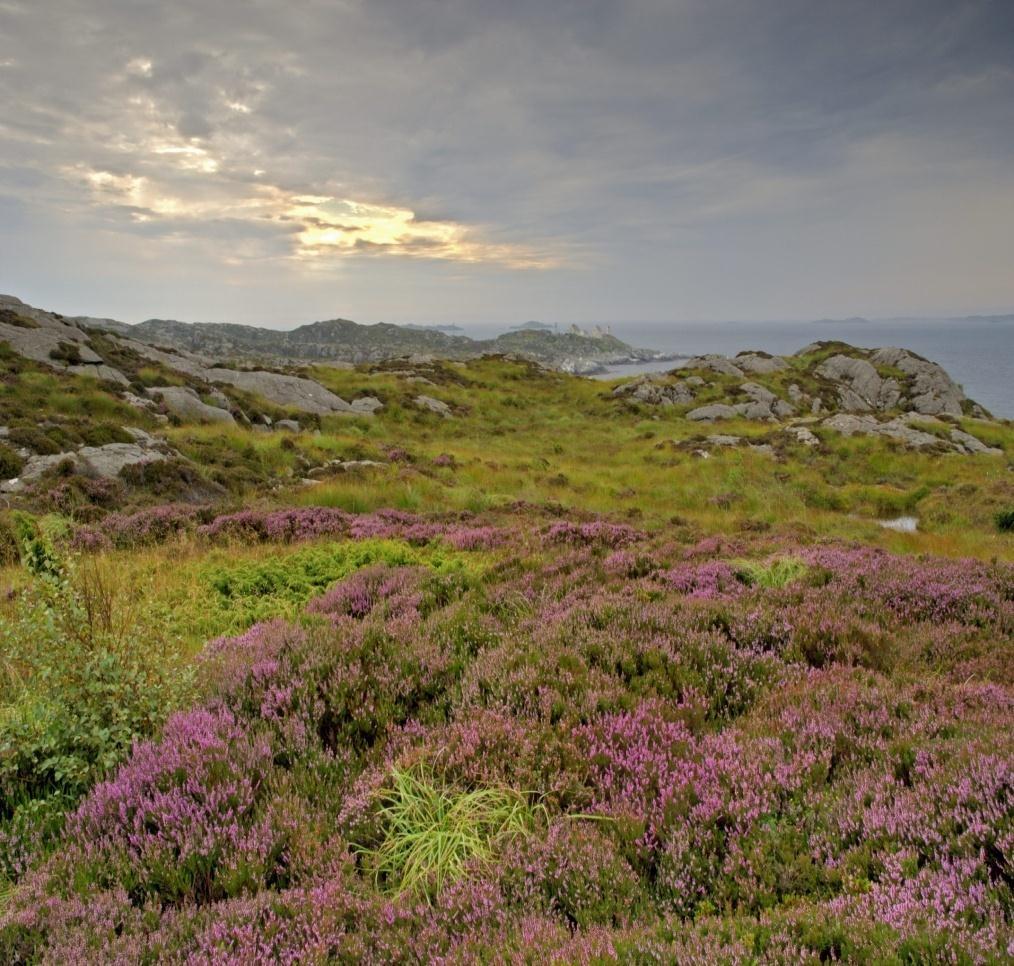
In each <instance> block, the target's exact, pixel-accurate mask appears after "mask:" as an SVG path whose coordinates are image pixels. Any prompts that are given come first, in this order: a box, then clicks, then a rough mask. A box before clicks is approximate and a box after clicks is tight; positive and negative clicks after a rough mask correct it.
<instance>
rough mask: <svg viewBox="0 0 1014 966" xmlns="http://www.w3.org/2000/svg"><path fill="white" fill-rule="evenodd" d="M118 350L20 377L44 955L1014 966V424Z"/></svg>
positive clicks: (835, 353)
mask: <svg viewBox="0 0 1014 966" xmlns="http://www.w3.org/2000/svg"><path fill="white" fill-rule="evenodd" d="M18 318H22V316H20V315H19V316H18ZM23 318H25V319H27V320H28V321H27V322H23V323H21V324H20V325H19V328H20V329H21V330H22V331H23V332H28V333H29V336H26V337H25V339H26V341H25V342H24V344H25V345H29V346H31V345H35V344H37V343H38V344H43V341H44V340H43V336H41V335H39V334H38V332H37V330H35V329H32V328H31V325H30V324H29V323H32V324H40V325H41V324H43V323H38V322H37V320H35V319H34V318H32V317H30V316H24V317H23ZM43 321H44V322H45V320H43ZM4 324H6V325H8V327H13V325H14V323H11V322H9V321H8V322H7V323H4ZM67 328H68V330H69V329H71V328H72V327H71V326H69V325H68V326H67ZM53 331H56V329H55V328H54V329H53ZM73 331H74V332H82V333H83V334H82V337H81V341H80V342H77V341H75V344H78V345H80V346H81V350H78V352H77V354H76V355H75V354H74V352H72V351H71V350H62V355H60V357H59V358H57V357H50V358H49V359H48V361H47V357H46V353H48V352H50V351H51V350H50V349H49V348H45V346H46V345H48V343H45V344H44V345H43V348H44V349H45V352H42V351H39V352H35V357H32V356H26V355H25V353H24V352H22V351H16V350H15V349H13V348H8V349H7V350H5V351H4V352H3V353H2V354H0V365H2V367H3V378H2V383H0V407H2V414H3V418H2V419H0V422H2V423H3V424H4V426H5V436H4V439H3V440H0V477H4V478H5V479H7V480H10V481H15V482H14V483H12V485H10V486H7V490H8V495H7V497H6V499H7V500H8V504H9V505H8V508H7V509H6V510H5V511H3V513H2V515H0V554H2V560H3V570H2V581H3V591H4V593H3V599H2V601H0V960H2V961H4V962H54V963H56V962H61V963H62V962H103V963H106V962H122V963H136V962H163V961H164V962H193V963H203V962H207V963H211V962H214V963H219V962H235V963H248V962H349V963H353V962H355V963H358V962H378V963H381V962H383V963H387V962H406V963H408V962H411V963H415V962H476V961H479V962H500V961H516V962H561V963H563V962H566V963H569V962H615V961H621V962H638V963H639V962H691V963H698V962H699V963H713V962H805V961H813V962H818V961H829V960H832V961H833V960H844V961H851V962H871V961H875V962H897V963H912V962H968V963H973V962H976V963H977V962H998V963H999V962H1004V961H1009V957H1010V956H1011V955H1012V954H1014V931H1012V924H1011V919H1012V899H1014V894H1012V889H1014V866H1012V861H1014V859H1012V856H1014V739H1012V735H1014V731H1012V724H1014V690H1012V689H1014V676H1012V669H1014V646H1012V645H1014V565H1012V559H1014V534H1012V532H1011V531H1012V524H1011V517H1012V513H1014V483H1012V479H1011V472H1010V468H1011V454H1012V453H1014V431H1012V429H1011V426H1010V424H1009V423H1008V422H1006V421H1004V420H994V419H990V418H988V415H987V414H984V413H982V412H981V411H976V410H974V408H973V407H974V404H972V403H971V402H970V401H965V400H964V399H963V394H962V396H961V398H958V397H957V396H956V395H954V394H953V393H952V390H951V388H950V386H948V385H945V384H944V383H942V382H939V380H938V381H937V382H936V383H935V384H934V385H936V387H937V388H936V389H934V390H933V393H935V395H933V393H930V394H929V395H927V391H924V390H925V384H924V383H925V379H927V378H929V376H927V373H928V372H929V370H927V369H926V368H925V367H924V366H922V365H921V362H925V360H921V361H918V360H917V362H918V363H919V364H917V363H916V362H910V361H909V359H908V358H906V357H905V356H898V355H892V356H890V357H887V356H879V357H876V358H874V357H873V356H870V355H869V354H863V353H858V352H855V351H854V350H850V349H849V347H842V346H827V345H824V346H818V347H815V348H813V349H812V350H811V351H810V352H809V353H807V354H804V355H803V356H800V357H799V358H796V357H789V359H788V360H787V361H785V366H784V367H782V366H781V364H780V363H777V362H771V361H763V360H770V357H766V356H763V355H762V354H755V358H756V359H761V360H762V361H761V362H750V363H748V362H747V361H745V360H741V365H742V366H746V365H748V364H749V365H753V366H754V367H755V368H754V369H752V370H750V372H749V374H748V375H746V376H745V377H744V373H743V372H742V371H741V372H740V374H739V376H737V375H736V374H735V373H731V372H730V371H729V370H728V368H727V367H726V366H725V363H723V362H721V361H718V360H700V361H699V362H698V363H697V364H696V365H694V366H692V367H691V368H689V369H687V370H681V372H680V373H679V374H678V375H674V376H671V377H665V378H663V379H660V380H650V381H647V382H642V383H629V382H627V383H617V382H592V381H590V380H587V379H582V378H577V377H574V376H570V375H566V374H563V373H561V372H558V371H554V370H550V369H547V368H544V367H542V366H540V365H538V364H536V363H533V362H532V361H530V360H524V359H519V358H510V357H503V356H497V357H484V358H478V359H471V360H467V361H456V362H455V361H440V360H433V359H425V360H420V359H414V360H390V361H385V362H377V363H372V364H369V365H362V366H359V367H356V368H337V367H327V366H318V367H314V368H311V369H303V370H300V371H299V372H298V373H289V374H288V376H292V375H296V376H298V377H299V378H300V379H305V380H310V379H312V380H313V381H314V384H315V385H317V386H318V388H322V389H323V390H327V391H328V392H329V393H330V394H331V395H332V396H333V397H334V398H336V399H338V400H339V401H344V400H352V401H356V400H366V399H373V400H376V403H377V405H373V404H372V403H370V404H369V405H367V404H363V406H362V407H361V408H360V409H358V410H355V411H346V410H341V409H340V408H337V409H335V408H332V409H328V408H327V407H323V408H322V410H321V411H313V410H308V409H306V408H300V407H299V406H296V405H291V404H285V403H282V402H279V401H277V399H276V400H271V399H268V398H265V397H264V396H260V395H258V394H257V393H255V392H252V391H250V390H248V389H244V388H241V387H238V386H236V385H233V384H231V383H228V382H216V383H214V384H212V383H209V382H207V381H206V379H205V378H204V377H203V376H201V375H200V374H199V373H200V372H205V371H211V370H210V369H208V370H198V369H195V368H193V367H189V371H186V370H182V369H174V368H173V367H171V366H168V365H167V364H166V363H165V362H164V361H159V360H158V359H154V358H151V357H146V356H144V355H143V354H141V352H140V351H139V350H137V349H136V348H132V347H131V346H130V345H129V344H127V343H126V342H123V341H118V340H117V339H116V337H115V336H112V335H106V336H96V335H94V334H88V333H85V332H83V330H80V329H78V328H76V327H74V328H73ZM33 333H34V334H33ZM67 337H68V336H66V335H62V336H61V338H63V339H64V341H66V338H67ZM33 340H34V341H33ZM73 340H77V336H73ZM103 340H105V341H103ZM55 344H56V343H54V345H55ZM68 344H69V343H68ZM82 350H87V351H82ZM32 351H34V350H32ZM88 352H93V353H94V354H95V356H96V357H97V358H96V359H91V358H90V357H88ZM841 356H846V357H847V358H849V359H853V362H855V361H857V360H858V361H863V362H866V363H867V364H868V365H869V366H870V368H871V369H875V373H874V375H875V377H876V381H873V380H871V378H870V376H869V372H868V371H867V370H866V369H864V368H863V366H859V365H854V364H853V363H852V362H839V363H834V364H832V367H833V366H838V367H839V368H840V369H842V371H843V372H844V371H845V370H848V372H849V373H851V375H848V379H849V380H850V381H848V385H847V388H849V389H850V390H852V391H855V392H856V393H867V394H868V393H869V392H872V391H873V390H875V392H876V395H877V402H878V406H879V408H872V409H871V410H863V411H856V410H854V409H853V411H852V412H850V413H843V412H840V411H839V409H840V407H839V408H835V407H836V406H837V405H838V403H839V402H841V401H842V400H843V399H844V398H846V397H844V396H841V395H839V394H840V392H841V385H840V380H839V381H838V382H834V381H833V380H832V379H831V376H830V375H827V373H828V370H827V369H826V368H822V367H825V366H826V365H827V363H828V360H830V359H833V358H836V357H841ZM82 359H83V360H84V361H76V360H82ZM885 360H886V361H885ZM214 361H215V362H222V361H223V360H214ZM209 365H210V362H209ZM99 366H109V367H110V368H115V369H116V372H118V373H120V374H121V375H122V376H123V379H124V381H123V382H119V381H117V380H111V379H110V377H109V373H104V376H105V378H99V377H100V376H102V375H103V373H102V372H100V371H99V369H98V367H99ZM81 367H84V369H85V371H82V369H81ZM88 367H91V370H89V369H88ZM723 369H724V370H725V371H721V370H723ZM764 369H768V370H770V371H769V372H763V371H759V370H764ZM818 370H819V372H818ZM195 373H198V374H195ZM821 373H824V374H821ZM856 374H858V376H857V378H859V377H861V378H859V381H857V380H856V379H853V378H852V377H853V376H854V375H856ZM931 375H932V378H933V379H937V376H936V374H931ZM920 380H923V382H920ZM269 382H270V380H269ZM744 384H745V385H746V386H750V385H754V386H757V387H759V388H760V389H763V390H764V391H766V392H768V393H770V394H773V395H774V396H775V397H777V399H778V400H782V401H783V402H784V403H785V404H786V405H789V404H791V405H793V406H795V408H796V410H795V415H790V414H788V413H787V412H786V413H784V414H783V415H781V416H779V415H778V413H776V412H775V411H774V410H775V408H776V403H775V402H774V401H772V400H769V399H767V398H766V396H765V395H764V393H762V392H758V391H757V389H750V388H744ZM277 385H282V384H281V383H278V384H277ZM286 385H288V386H289V387H290V388H291V385H292V384H286ZM793 385H795V386H796V387H797V391H798V393H800V394H801V395H800V397H799V398H797V397H796V396H795V394H794V393H793V392H790V387H791V386H793ZM171 386H175V387H177V388H181V389H187V390H191V391H192V392H193V394H194V398H196V399H197V400H198V401H199V402H200V403H201V404H202V405H203V406H206V407H207V408H208V409H214V410H217V411H220V412H226V413H227V414H228V415H229V417H230V418H229V419H228V420H225V419H222V418H220V417H217V416H211V415H208V414H206V413H205V414H203V415H202V413H203V411H202V410H200V409H195V408H190V409H189V410H185V411H183V410H181V411H174V410H173V409H171V408H170V407H169V406H167V405H166V401H165V397H164V396H159V394H157V393H155V394H151V395H149V390H151V389H153V388H157V387H171ZM871 387H872V388H871ZM274 388H277V387H276V386H274V387H272V386H269V389H270V390H271V391H273V389H274ZM802 395H805V396H806V400H805V402H804V401H803V400H802V398H801V397H802ZM301 398H302V397H301ZM317 398H327V397H317ZM863 398H864V399H865V398H867V396H864V397H863ZM420 399H422V400H424V401H423V402H420ZM916 399H918V400H921V402H920V403H919V405H921V406H922V408H923V409H926V408H930V409H933V408H934V407H936V411H935V412H929V413H927V412H912V411H911V410H906V409H905V408H904V405H903V400H916ZM425 400H428V402H426V401H425ZM814 400H819V405H817V404H816V403H815V402H814ZM934 400H937V402H935V401H934ZM431 404H433V405H431ZM304 405H306V404H304ZM713 405H717V406H729V407H732V408H733V411H732V412H720V414H719V415H718V416H717V417H714V418H720V419H721V420H722V424H721V428H720V430H718V429H716V428H715V427H714V426H709V425H707V419H710V418H712V417H711V416H709V417H707V419H705V420H704V421H703V422H702V421H701V420H699V419H696V418H688V415H689V414H690V413H691V412H692V411H693V410H694V409H695V408H702V407H705V406H713ZM756 405H760V406H761V408H762V409H763V408H764V407H767V411H768V414H769V415H768V416H766V417H765V416H758V413H757V411H755V410H754V409H753V408H751V407H754V406H756ZM736 406H742V407H743V409H741V410H737V409H735V408H734V407H736ZM804 408H805V412H804ZM187 413H189V415H188V414H187ZM843 415H847V416H848V418H849V419H853V420H857V421H858V422H859V424H860V428H856V425H855V424H854V423H846V422H839V423H836V424H835V423H831V424H829V423H828V420H829V419H833V418H835V417H836V416H843ZM864 420H872V421H873V422H872V425H873V426H874V427H876V430H875V431H864V429H863V428H862V427H863V426H865V429H866V430H869V429H870V426H871V424H870V423H869V422H863V421H864ZM279 426H281V427H282V428H280V429H279V428H278V427H279ZM836 426H837V427H838V428H836ZM885 426H887V427H889V429H888V430H886V431H882V429H883V427H885ZM848 427H851V431H850V432H846V429H847V428H848ZM803 430H805V432H803ZM955 434H957V435H955ZM924 437H925V438H924ZM966 437H967V438H966ZM969 439H971V440H972V441H973V442H969ZM114 458H115V459H114ZM116 460H120V462H116ZM26 469H27V470H30V472H26ZM19 474H20V475H19ZM898 517H906V518H912V519H913V520H914V521H916V522H915V523H914V524H913V525H912V526H914V529H912V528H911V527H910V528H909V529H903V530H899V529H892V528H890V527H885V526H883V524H884V523H891V522H892V521H894V520H895V518H898Z"/></svg>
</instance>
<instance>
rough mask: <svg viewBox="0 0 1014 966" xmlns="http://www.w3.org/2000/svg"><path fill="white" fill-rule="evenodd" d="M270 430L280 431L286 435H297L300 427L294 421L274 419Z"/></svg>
mask: <svg viewBox="0 0 1014 966" xmlns="http://www.w3.org/2000/svg"><path fill="white" fill-rule="evenodd" d="M271 428H272V429H281V430H284V431H285V432H288V433H298V432H299V430H300V425H299V423H297V422H296V420H294V419H276V420H275V421H274V423H273V424H272V426H271Z"/></svg>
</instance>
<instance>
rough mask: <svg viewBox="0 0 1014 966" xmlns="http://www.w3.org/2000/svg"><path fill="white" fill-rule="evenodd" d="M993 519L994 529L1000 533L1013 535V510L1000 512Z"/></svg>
mask: <svg viewBox="0 0 1014 966" xmlns="http://www.w3.org/2000/svg"><path fill="white" fill-rule="evenodd" d="M995 519H996V528H997V530H999V531H1000V532H1001V533H1014V509H1010V510H1001V511H1000V512H999V513H998V514H997V515H996V517H995Z"/></svg>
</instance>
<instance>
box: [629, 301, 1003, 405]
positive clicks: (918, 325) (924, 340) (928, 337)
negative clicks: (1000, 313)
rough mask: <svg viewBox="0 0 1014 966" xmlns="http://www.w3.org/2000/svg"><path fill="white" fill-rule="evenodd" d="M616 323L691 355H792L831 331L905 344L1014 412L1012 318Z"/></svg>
mask: <svg viewBox="0 0 1014 966" xmlns="http://www.w3.org/2000/svg"><path fill="white" fill-rule="evenodd" d="M612 330H613V334H614V335H616V336H617V337H618V338H620V339H623V340H624V341H625V342H629V343H630V344H631V345H636V346H640V347H642V348H646V349H659V350H663V351H665V352H679V353H684V354H686V355H700V354H703V353H706V352H718V353H721V354H722V355H735V354H736V353H737V352H741V351H743V350H745V349H763V350H764V351H765V352H771V353H776V354H779V355H785V354H791V353H793V352H795V351H796V350H797V349H801V348H802V347H803V346H804V345H807V344H808V343H810V342H815V341H817V340H825V339H841V340H842V341H843V342H849V343H851V344H852V345H857V346H865V347H867V348H876V347H878V346H889V345H890V346H902V347H903V348H905V349H911V350H912V351H913V352H917V353H919V355H921V356H924V357H925V358H927V359H932V360H933V361H934V362H938V363H940V365H942V366H943V367H944V368H945V369H946V370H947V371H948V372H949V373H950V374H951V377H952V378H953V379H954V380H955V381H957V382H959V383H961V385H962V386H963V387H964V390H965V392H966V393H967V394H968V395H969V396H970V397H971V398H972V399H974V400H975V401H976V402H978V403H981V404H982V405H983V406H985V407H986V408H987V409H988V410H990V412H992V413H993V414H994V415H996V416H1003V417H1006V418H1008V419H1010V418H1014V324H1011V323H1009V322H985V321H982V322H980V321H975V322H968V321H961V322H954V321H946V320H919V321H905V322H876V321H871V322H861V323H855V322H853V323H849V322H842V323H815V322H718V323H703V322H702V323H690V322H681V323H672V324H665V323H658V322H653V323H637V322H628V323H614V324H613V326H612ZM674 365H678V363H671V362H670V363H651V364H647V365H639V366H616V367H614V368H613V369H612V370H611V371H610V373H609V374H610V375H633V374H635V373H638V372H657V371H659V370H664V369H671V368H673V366H674Z"/></svg>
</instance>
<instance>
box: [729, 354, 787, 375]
mask: <svg viewBox="0 0 1014 966" xmlns="http://www.w3.org/2000/svg"><path fill="white" fill-rule="evenodd" d="M732 361H733V364H734V365H735V366H736V367H737V368H739V369H742V370H743V371H744V372H756V373H758V374H759V375H770V374H771V373H772V372H780V371H781V370H782V369H788V368H789V364H788V362H786V361H785V359H783V358H782V357H781V356H771V355H768V354H767V353H765V352H741V353H739V355H737V356H736V358H735V359H733V360H732Z"/></svg>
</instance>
